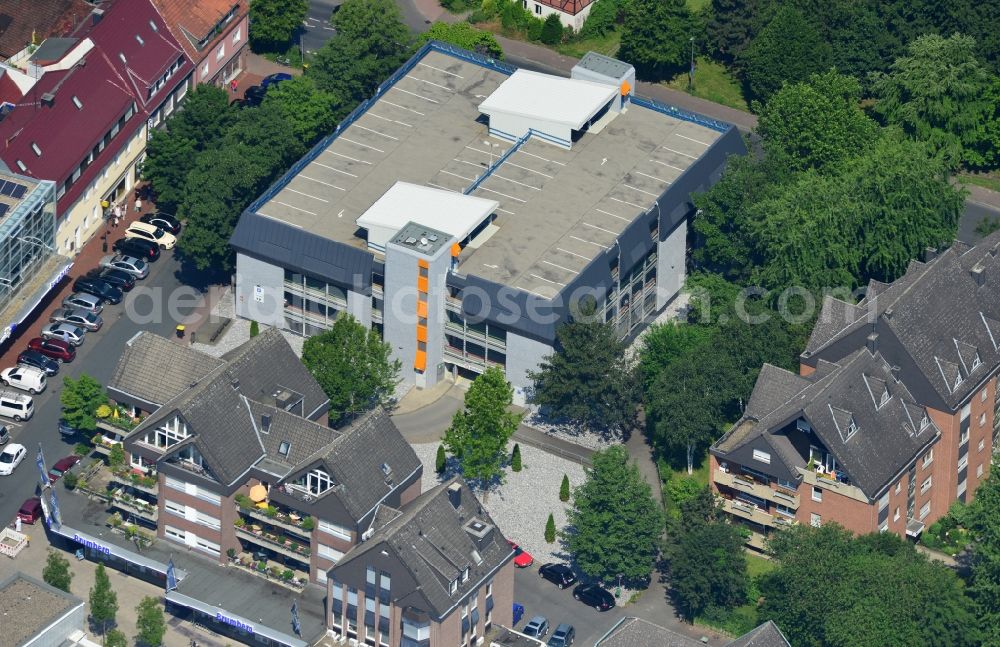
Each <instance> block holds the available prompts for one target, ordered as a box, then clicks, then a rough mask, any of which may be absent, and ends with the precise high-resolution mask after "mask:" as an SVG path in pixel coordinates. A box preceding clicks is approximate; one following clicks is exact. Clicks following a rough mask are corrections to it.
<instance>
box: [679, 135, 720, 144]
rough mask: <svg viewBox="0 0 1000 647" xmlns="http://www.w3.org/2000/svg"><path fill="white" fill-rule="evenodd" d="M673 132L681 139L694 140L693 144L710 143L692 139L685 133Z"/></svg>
mask: <svg viewBox="0 0 1000 647" xmlns="http://www.w3.org/2000/svg"><path fill="white" fill-rule="evenodd" d="M674 134H675V135H677V136H678V137H680V138H681V139H686V140H688V141H689V142H694V143H695V144H701V145H702V146H711V144H706V143H705V142H703V141H701V140H698V139H694V138H692V137H688V136H687V135H682V134H680V133H674Z"/></svg>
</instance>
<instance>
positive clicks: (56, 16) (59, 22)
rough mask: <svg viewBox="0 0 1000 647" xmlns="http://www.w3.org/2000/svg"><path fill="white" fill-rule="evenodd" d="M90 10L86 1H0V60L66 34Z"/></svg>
mask: <svg viewBox="0 0 1000 647" xmlns="http://www.w3.org/2000/svg"><path fill="white" fill-rule="evenodd" d="M93 9H94V5H93V4H92V3H90V2H87V1H86V0H0V59H7V58H10V57H11V56H14V55H15V54H17V53H18V52H20V51H21V50H23V49H24V48H25V47H28V46H29V45H32V44H37V43H41V42H42V41H43V40H45V39H46V38H52V37H56V38H58V37H62V36H69V35H70V34H71V33H72V32H73V30H74V29H76V28H77V26H78V25H79V24H80V23H81V22H83V21H84V20H86V19H88V18H89V17H90V14H91V11H92V10H93Z"/></svg>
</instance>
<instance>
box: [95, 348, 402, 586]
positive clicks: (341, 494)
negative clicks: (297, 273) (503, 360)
mask: <svg viewBox="0 0 1000 647" xmlns="http://www.w3.org/2000/svg"><path fill="white" fill-rule="evenodd" d="M172 349H177V351H176V352H172ZM195 353H196V352H195V351H191V350H190V349H186V348H182V347H180V346H179V345H177V344H173V343H171V342H170V341H168V340H163V339H158V338H155V336H153V335H149V334H148V333H143V334H141V335H140V336H139V337H138V338H137V339H134V340H133V341H132V342H131V344H130V346H129V347H128V348H127V349H126V351H125V353H124V354H123V356H122V358H121V361H120V363H119V366H118V367H117V369H116V372H115V376H114V378H113V380H112V383H111V384H110V385H109V392H110V394H111V395H112V397H114V398H116V399H119V401H120V402H124V403H126V404H128V405H129V406H133V407H137V408H138V409H140V410H142V411H147V410H150V408H152V410H153V413H151V414H150V415H149V416H147V417H145V418H144V419H143V420H142V422H141V423H140V424H139V425H138V426H137V427H136V428H135V429H134V430H133V431H131V432H130V433H128V435H127V436H126V437H125V438H124V447H125V450H126V452H127V454H128V456H129V461H130V466H131V468H132V469H133V470H136V471H138V473H141V474H143V475H146V476H147V477H148V476H155V477H156V480H155V482H154V483H150V482H149V481H148V480H147V481H146V482H145V483H143V479H142V478H141V477H140V478H138V479H137V478H133V476H132V475H131V474H129V473H127V472H125V473H120V474H117V475H116V479H117V480H118V481H119V483H120V487H121V492H117V491H116V492H115V495H114V497H113V499H112V505H113V506H114V507H116V508H118V509H119V510H120V511H122V513H123V516H127V517H131V518H133V519H135V520H136V521H138V522H140V523H145V524H146V525H149V526H154V527H155V528H156V531H157V535H158V536H159V537H161V538H166V539H168V540H170V541H174V542H177V543H179V544H182V545H184V546H188V547H190V548H192V549H195V550H198V551H200V552H202V553H205V554H207V555H210V556H212V557H215V558H216V559H218V560H219V561H220V562H225V561H226V559H227V552H228V551H229V550H233V551H234V552H235V553H240V554H248V555H252V556H253V558H254V560H255V562H256V561H271V562H273V563H275V564H281V568H282V569H285V568H287V569H289V570H291V571H293V572H294V573H295V574H296V577H299V578H302V579H308V580H309V581H312V582H318V583H323V582H325V579H326V571H327V570H328V569H329V568H330V567H331V566H333V565H334V564H335V563H337V561H338V560H339V559H340V558H341V557H342V556H343V554H344V553H345V552H347V551H348V550H350V548H351V547H352V546H353V545H354V544H356V543H358V542H359V541H361V539H362V537H363V535H364V533H365V531H366V530H367V529H368V528H369V527H370V526H371V525H372V523H373V522H374V519H375V517H376V516H377V513H378V511H379V509H380V507H381V506H392V507H399V506H403V505H405V504H406V503H407V502H409V501H411V500H412V499H414V498H415V497H416V496H417V495H418V494H419V493H420V476H421V473H422V469H421V464H420V461H419V459H418V458H417V456H416V454H415V453H414V452H413V450H412V449H411V448H410V446H409V445H408V444H407V443H406V441H405V440H404V439H403V437H402V435H401V434H400V433H399V431H398V430H397V429H396V427H395V425H393V423H392V421H391V419H390V418H389V416H388V415H387V414H386V413H385V412H384V411H382V410H381V409H378V410H375V411H372V412H370V413H368V414H366V415H363V416H361V417H359V418H357V419H355V420H353V421H351V422H350V423H349V424H347V425H345V426H344V427H342V428H339V429H331V428H330V427H328V426H327V425H326V424H325V421H326V408H327V406H328V404H329V401H328V399H327V398H326V396H325V395H324V394H323V391H322V389H320V387H319V385H318V384H317V383H316V382H315V380H314V379H313V378H312V376H311V375H310V373H309V371H308V370H307V369H306V368H305V367H304V366H303V365H302V363H301V362H300V361H299V359H298V358H297V357H296V356H295V354H294V353H293V352H292V349H291V347H290V346H289V345H288V343H287V342H286V341H285V339H284V337H283V336H282V335H281V333H280V332H278V331H277V330H275V329H270V330H267V331H265V332H263V333H261V334H260V335H259V336H257V337H254V338H253V339H251V340H250V341H249V342H247V343H246V344H244V345H243V346H241V347H239V348H237V349H235V350H234V351H232V352H231V353H229V354H228V355H226V356H224V357H223V358H222V360H221V361H219V360H214V361H213V360H212V359H207V358H204V357H198V356H197V355H196V354H195ZM154 358H158V361H155V360H154ZM167 367H171V368H169V369H168V368H167ZM205 370H207V372H205V373H202V374H201V375H199V373H201V372H202V371H205ZM184 380H190V382H185V381H184ZM160 389H162V391H163V392H164V396H169V397H160V396H157V395H156V393H157V391H158V390H160ZM155 399H161V400H163V402H162V404H160V405H159V406H156V404H157V403H156V402H151V400H155ZM154 407H155V408H154ZM316 421H319V422H316ZM126 494H127V495H128V496H125V495H126Z"/></svg>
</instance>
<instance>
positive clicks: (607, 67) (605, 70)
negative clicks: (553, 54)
mask: <svg viewBox="0 0 1000 647" xmlns="http://www.w3.org/2000/svg"><path fill="white" fill-rule="evenodd" d="M574 67H582V68H583V69H585V70H590V71H591V72H597V73H598V74H603V75H605V76H610V77H611V78H613V79H618V78H621V77H623V76H625V75H626V74H627V73H628V71H629V70H630V69H632V66H631V65H629V64H628V63H626V62H624V61H619V60H618V59H617V58H611V57H610V56H605V55H604V54H598V53H597V52H587V53H586V54H584V56H583V58H581V59H580V62H579V63H577V64H576V65H575V66H574Z"/></svg>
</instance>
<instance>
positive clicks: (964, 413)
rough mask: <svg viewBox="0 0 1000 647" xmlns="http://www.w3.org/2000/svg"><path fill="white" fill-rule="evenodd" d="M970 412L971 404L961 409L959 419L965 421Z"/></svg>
mask: <svg viewBox="0 0 1000 647" xmlns="http://www.w3.org/2000/svg"><path fill="white" fill-rule="evenodd" d="M971 411H972V405H971V404H967V405H965V406H964V407H962V416H961V419H962V420H965V419H966V418H968V417H969V413H970V412H971Z"/></svg>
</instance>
